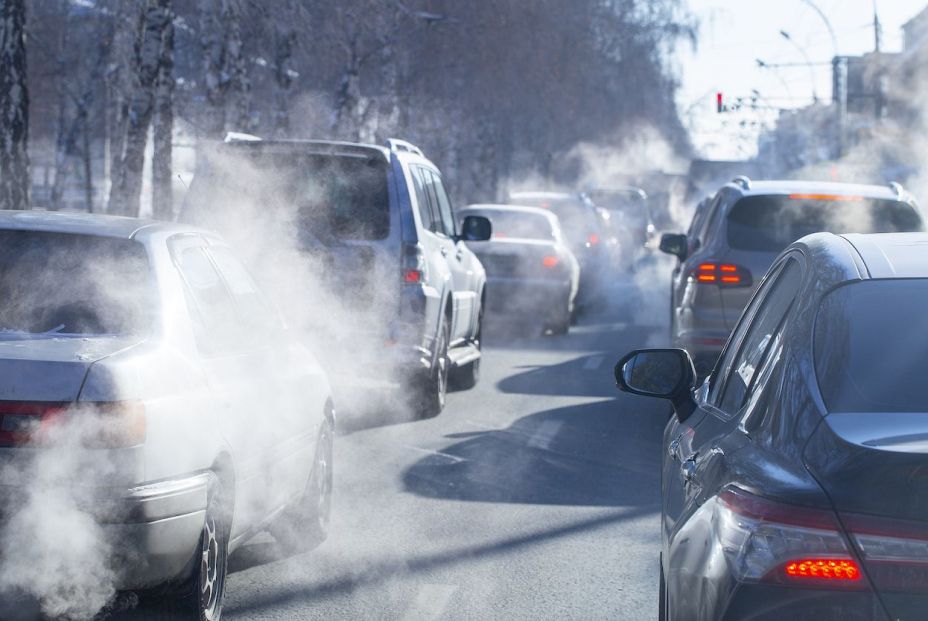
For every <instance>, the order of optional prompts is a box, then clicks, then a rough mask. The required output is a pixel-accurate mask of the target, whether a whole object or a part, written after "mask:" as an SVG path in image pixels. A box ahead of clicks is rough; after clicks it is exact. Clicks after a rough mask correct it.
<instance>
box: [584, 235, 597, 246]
mask: <svg viewBox="0 0 928 621" xmlns="http://www.w3.org/2000/svg"><path fill="white" fill-rule="evenodd" d="M587 241H588V242H589V244H590V245H591V246H595V245H596V244H598V243H599V235H597V234H596V233H590V237H589V238H588V239H587Z"/></svg>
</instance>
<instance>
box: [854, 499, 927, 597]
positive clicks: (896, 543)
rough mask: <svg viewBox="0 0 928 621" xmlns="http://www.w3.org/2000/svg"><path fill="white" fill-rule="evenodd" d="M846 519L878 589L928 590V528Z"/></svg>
mask: <svg viewBox="0 0 928 621" xmlns="http://www.w3.org/2000/svg"><path fill="white" fill-rule="evenodd" d="M842 519H843V521H844V525H845V526H846V527H847V530H848V531H849V532H850V534H851V537H852V538H853V540H854V544H855V545H856V547H857V549H858V551H859V553H860V556H861V560H862V561H863V564H864V568H865V569H866V570H867V573H868V574H869V576H870V578H871V580H872V581H873V584H874V586H876V588H877V589H878V590H881V591H896V592H913V591H919V592H924V591H925V590H926V589H928V525H926V524H921V523H917V522H909V521H905V520H895V519H890V518H880V517H873V516H864V515H842Z"/></svg>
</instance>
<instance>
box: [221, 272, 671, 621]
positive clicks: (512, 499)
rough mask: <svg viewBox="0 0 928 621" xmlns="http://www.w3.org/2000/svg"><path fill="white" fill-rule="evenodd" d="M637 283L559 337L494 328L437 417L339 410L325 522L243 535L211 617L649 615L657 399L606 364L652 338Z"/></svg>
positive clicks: (659, 316)
mask: <svg viewBox="0 0 928 621" xmlns="http://www.w3.org/2000/svg"><path fill="white" fill-rule="evenodd" d="M641 280H642V281H643V282H644V281H647V279H644V278H642V279H641ZM648 286H649V287H653V290H654V291H655V292H657V293H656V294H654V295H651V296H647V295H642V293H641V292H640V291H639V289H638V287H636V286H635V285H634V284H632V283H630V282H629V283H626V284H624V285H621V286H620V287H618V289H617V292H616V293H617V295H616V299H617V302H616V303H614V304H613V305H612V306H611V307H610V308H609V309H608V310H606V311H604V312H602V313H601V314H599V315H598V316H597V317H590V318H587V319H585V320H583V321H582V322H581V325H580V326H578V327H577V328H576V329H573V330H572V331H571V333H570V334H569V335H568V336H565V337H545V338H535V339H522V340H511V341H507V340H506V339H505V338H502V337H501V336H500V335H497V336H496V337H495V338H491V339H490V343H489V344H488V346H487V347H486V350H485V358H484V363H483V369H482V371H483V376H482V378H481V380H480V383H479V385H478V386H477V388H475V389H473V390H471V391H467V392H458V393H453V394H451V395H449V399H448V405H447V407H446V409H445V411H444V412H443V413H442V414H441V415H440V416H439V417H437V418H434V419H431V420H425V421H417V422H405V423H393V424H390V423H389V422H388V421H383V420H373V421H371V420H367V419H365V418H361V419H358V420H353V421H352V420H351V419H343V420H342V422H341V426H342V429H343V430H342V432H341V434H340V435H339V437H338V438H337V443H336V457H335V468H336V476H335V506H334V510H333V517H332V526H331V531H330V536H329V538H328V540H327V541H325V542H324V543H323V544H322V545H321V546H320V547H318V548H317V549H315V550H313V551H311V552H308V553H305V554H300V555H295V556H287V554H286V552H285V551H281V550H279V549H278V548H277V546H276V544H274V543H273V541H272V540H271V539H270V538H269V537H260V538H258V539H256V540H255V541H253V542H251V543H249V544H248V545H246V546H245V547H244V548H242V549H240V550H239V551H238V552H237V553H236V555H235V556H234V557H233V560H232V572H233V573H232V574H231V575H230V577H229V580H228V583H227V590H226V609H225V614H224V618H228V619H396V620H404V621H406V620H429V619H584V620H590V619H649V618H656V615H657V607H656V601H657V585H658V551H659V541H660V535H659V508H660V505H659V501H660V500H659V481H660V471H659V465H660V451H659V441H660V436H661V432H662V429H663V426H664V423H665V422H666V419H667V408H666V407H663V406H662V404H660V403H658V402H654V401H651V400H648V399H643V398H639V397H633V396H629V395H623V394H619V393H618V392H617V391H616V389H615V388H614V384H613V380H612V366H613V364H614V363H615V360H616V359H617V358H618V357H619V356H621V355H622V354H623V353H625V352H626V351H628V350H629V349H632V348H635V347H642V346H653V345H659V344H662V343H663V341H664V335H665V334H666V329H667V328H666V323H665V322H664V321H662V320H664V319H665V318H666V315H667V311H666V308H667V307H666V300H665V299H661V297H660V293H661V292H663V291H665V289H666V288H665V287H664V286H663V285H659V284H655V283H654V282H648Z"/></svg>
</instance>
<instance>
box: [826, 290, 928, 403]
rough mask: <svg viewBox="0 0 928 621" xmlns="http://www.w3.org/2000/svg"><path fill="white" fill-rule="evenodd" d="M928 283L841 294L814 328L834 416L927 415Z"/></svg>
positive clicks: (828, 301) (834, 294) (832, 299)
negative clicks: (927, 338)
mask: <svg viewBox="0 0 928 621" xmlns="http://www.w3.org/2000/svg"><path fill="white" fill-rule="evenodd" d="M926 309H928V279H900V280H866V281H863V282H858V283H855V284H852V285H846V286H843V287H840V288H838V289H836V290H834V291H833V292H831V293H830V294H828V295H827V296H826V297H825V299H824V300H823V302H822V306H821V308H820V309H819V312H818V316H817V317H816V321H815V370H816V374H817V376H818V384H819V389H820V390H821V393H822V397H823V398H824V400H825V405H826V407H827V408H828V410H829V411H831V412H928V382H926V381H925V379H924V375H925V368H928V347H926V346H925V340H924V336H925V335H926V334H928V310H926Z"/></svg>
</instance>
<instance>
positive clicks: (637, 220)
mask: <svg viewBox="0 0 928 621" xmlns="http://www.w3.org/2000/svg"><path fill="white" fill-rule="evenodd" d="M590 198H591V199H593V202H594V203H595V204H596V205H597V206H599V207H602V208H604V209H608V210H609V211H612V212H617V213H619V214H621V215H620V216H619V218H620V219H622V220H623V221H624V222H628V223H630V224H642V223H646V222H647V221H648V220H649V219H650V218H649V213H648V202H647V200H645V199H644V198H642V196H641V195H640V194H638V193H637V192H607V191H599V192H596V191H594V192H591V193H590Z"/></svg>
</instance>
